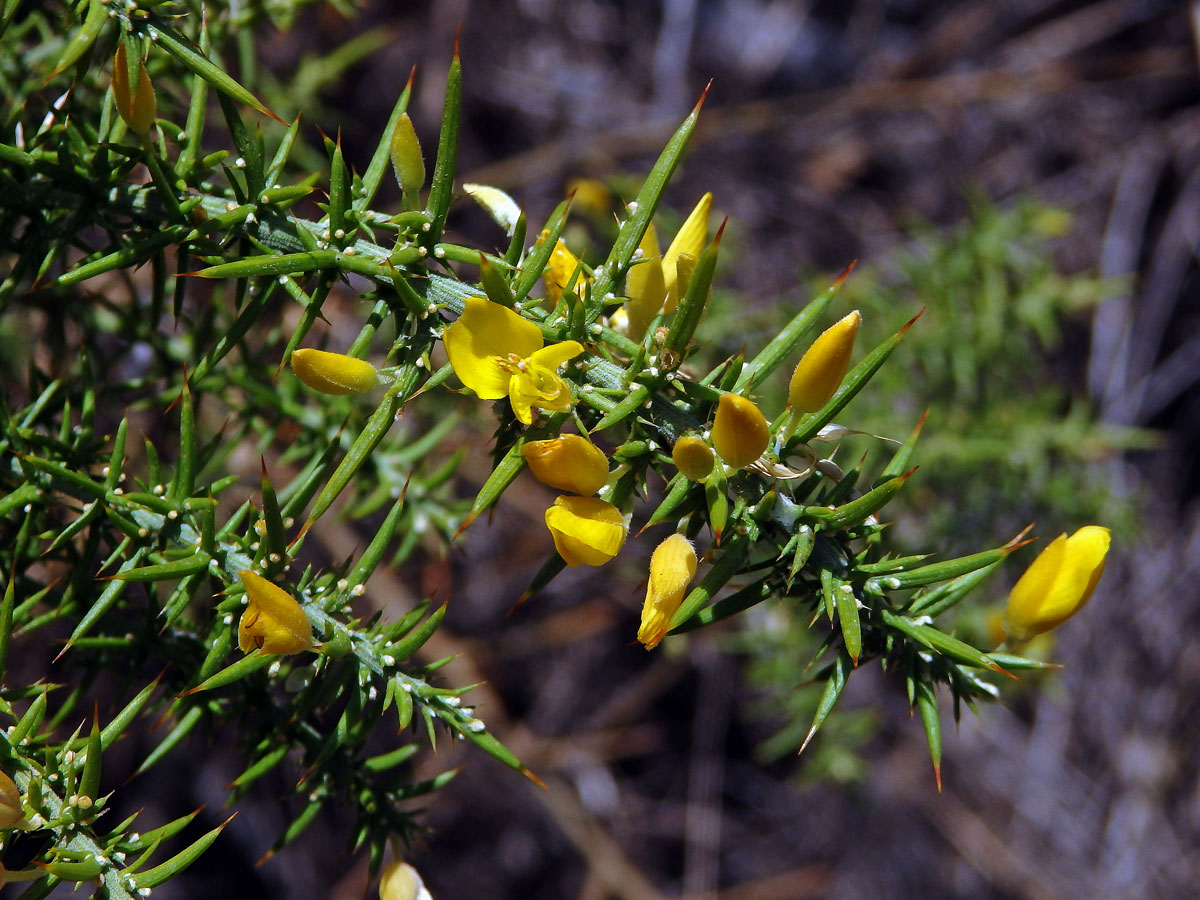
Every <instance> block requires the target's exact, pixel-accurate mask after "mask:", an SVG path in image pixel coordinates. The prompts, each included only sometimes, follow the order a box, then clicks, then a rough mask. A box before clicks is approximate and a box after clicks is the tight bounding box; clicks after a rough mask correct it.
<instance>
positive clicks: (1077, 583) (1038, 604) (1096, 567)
mask: <svg viewBox="0 0 1200 900" xmlns="http://www.w3.org/2000/svg"><path fill="white" fill-rule="evenodd" d="M1109 542H1110V536H1109V531H1108V529H1107V528H1104V527H1102V526H1100V525H1085V526H1084V527H1083V528H1080V529H1079V530H1078V531H1076V532H1075V533H1074V534H1073V535H1071V536H1070V537H1067V536H1066V534H1060V535H1059V536H1058V537H1056V538H1055V539H1054V540H1053V541H1051V542H1050V545H1049V546H1048V547H1046V549H1045V550H1043V551H1042V552H1041V554H1040V555H1039V556H1038V558H1037V559H1035V560H1034V561H1033V564H1032V565H1031V566H1030V567H1029V568H1028V569H1026V570H1025V574H1024V575H1022V576H1021V577H1020V579H1019V580H1018V581H1017V583H1016V586H1015V587H1013V589H1012V593H1011V594H1009V596H1008V607H1007V609H1006V610H1005V612H1004V633H1005V634H1007V635H1008V636H1009V638H1010V639H1012V640H1014V641H1027V640H1029V639H1030V638H1032V637H1034V636H1035V635H1038V634H1042V633H1043V632H1046V631H1049V630H1050V629H1052V628H1057V627H1058V626H1059V625H1061V624H1062V623H1063V622H1065V621H1067V619H1069V618H1071V616H1073V615H1075V613H1077V612H1078V611H1079V610H1081V609H1082V608H1083V605H1084V604H1085V603H1087V601H1088V598H1089V597H1091V596H1092V591H1094V590H1095V589H1096V584H1097V583H1098V582H1099V581H1100V576H1101V575H1102V574H1104V558H1105V556H1107V554H1108V547H1109Z"/></svg>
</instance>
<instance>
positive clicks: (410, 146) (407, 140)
mask: <svg viewBox="0 0 1200 900" xmlns="http://www.w3.org/2000/svg"><path fill="white" fill-rule="evenodd" d="M391 155H392V169H394V170H395V172H396V181H397V182H399V184H400V190H401V191H402V192H403V194H404V201H405V203H407V204H408V206H409V207H410V208H412V209H416V208H417V207H418V206H419V205H420V199H419V197H420V193H421V188H423V187H424V186H425V157H424V156H422V155H421V142H420V141H419V140H417V132H416V129H414V128H413V123H412V119H410V118H409V117H408V113H401V114H400V118H399V119H397V120H396V130H395V131H393V132H392V145H391Z"/></svg>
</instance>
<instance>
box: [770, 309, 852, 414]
mask: <svg viewBox="0 0 1200 900" xmlns="http://www.w3.org/2000/svg"><path fill="white" fill-rule="evenodd" d="M861 322H862V316H860V315H859V313H858V310H857V309H856V310H854V312H852V313H850V314H849V315H848V316H845V317H844V318H842V319H841V320H840V321H838V322H836V323H834V324H833V325H831V326H830V327H829V328H827V329H826V330H825V331H823V332H822V333H821V335H820V336H819V337H818V338H817V339H816V340H815V341H813V342H812V346H811V347H809V348H808V350H806V351H805V352H804V356H802V357H801V358H800V362H798V363H797V364H796V369H795V371H793V372H792V381H791V384H789V385H788V406H790V407H791V408H792V410H793V411H794V412H798V413H801V412H814V411H816V410H818V409H820V408H821V407H822V406H824V405H825V404H826V403H828V402H829V398H830V397H832V396H833V394H834V392H835V391H836V390H837V389H838V386H839V385H841V383H842V379H843V378H844V377H845V376H846V369H847V368H848V367H849V365H850V353H851V351H852V350H853V349H854V338H855V335H857V334H858V326H859V324H860V323H861Z"/></svg>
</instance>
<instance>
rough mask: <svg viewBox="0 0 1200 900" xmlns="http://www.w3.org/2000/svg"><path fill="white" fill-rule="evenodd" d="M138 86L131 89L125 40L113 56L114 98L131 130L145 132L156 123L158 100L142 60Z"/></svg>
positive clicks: (119, 111)
mask: <svg viewBox="0 0 1200 900" xmlns="http://www.w3.org/2000/svg"><path fill="white" fill-rule="evenodd" d="M137 73H138V74H137V79H138V83H137V88H136V89H135V90H131V86H130V83H129V58H128V57H127V56H126V54H125V42H124V41H122V42H121V43H119V44H117V53H116V56H115V57H114V58H113V77H112V88H113V99H114V100H115V101H116V104H117V113H118V114H120V116H121V118H122V119H124V120H125V124H126V125H128V126H129V130H130V131H132V132H134V133H135V134H145V133H146V132H147V131H149V130H150V127H151V126H152V125H153V124H154V117H155V115H156V114H157V102H156V100H155V97H154V86H153V85H152V84H151V83H150V75H149V74H148V73H147V72H146V65H145V63H143V62H142V61H141V60H139V61H138V64H137Z"/></svg>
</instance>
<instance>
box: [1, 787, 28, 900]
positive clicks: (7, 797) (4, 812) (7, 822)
mask: <svg viewBox="0 0 1200 900" xmlns="http://www.w3.org/2000/svg"><path fill="white" fill-rule="evenodd" d="M24 818H25V811H24V810H23V809H22V808H21V792H20V790H18V789H17V783H16V782H15V781H13V780H12V779H11V778H9V777H8V776H7V775H5V774H4V773H3V772H0V828H12V827H13V826H14V825H19V824H20V823H21V821H22V820H23V819H24ZM3 883H4V882H3V880H0V884H3Z"/></svg>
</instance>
